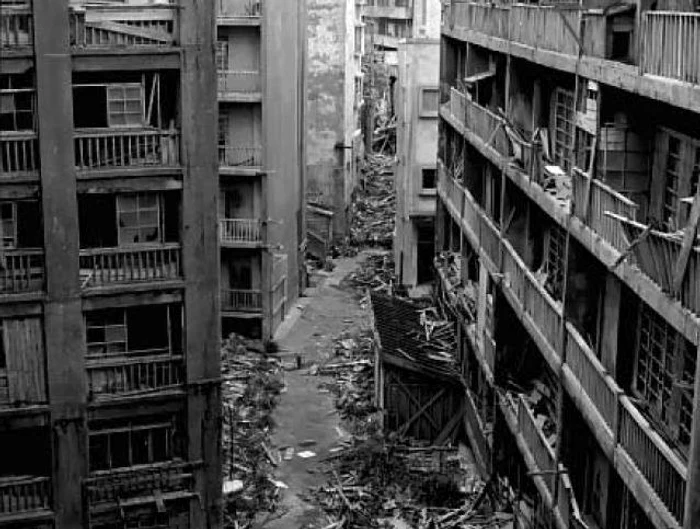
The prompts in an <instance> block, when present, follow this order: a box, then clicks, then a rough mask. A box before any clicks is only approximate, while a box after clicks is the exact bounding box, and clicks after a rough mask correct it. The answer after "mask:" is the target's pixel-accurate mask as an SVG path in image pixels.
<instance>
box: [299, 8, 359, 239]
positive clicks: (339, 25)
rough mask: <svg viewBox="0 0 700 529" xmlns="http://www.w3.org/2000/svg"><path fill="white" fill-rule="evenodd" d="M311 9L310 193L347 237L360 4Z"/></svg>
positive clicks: (336, 231) (337, 232)
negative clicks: (358, 8) (332, 217)
mask: <svg viewBox="0 0 700 529" xmlns="http://www.w3.org/2000/svg"><path fill="white" fill-rule="evenodd" d="M307 10H308V13H307V14H308V25H307V28H308V29H307V34H308V67H307V71H308V90H307V105H308V106H307V109H308V115H307V127H306V130H307V139H308V144H307V156H306V164H307V171H308V183H307V189H306V191H307V196H308V197H309V199H310V200H317V201H319V202H321V203H323V204H324V205H327V206H329V207H331V208H332V209H333V210H334V212H335V217H334V226H333V232H334V236H335V237H342V236H343V235H344V234H345V232H346V229H347V219H346V210H347V205H348V203H349V199H350V194H351V192H352V182H353V167H352V159H353V156H352V135H353V132H354V129H355V114H354V110H353V99H354V83H355V81H354V78H355V65H356V62H355V59H354V49H355V2H354V0H309V1H308V2H307Z"/></svg>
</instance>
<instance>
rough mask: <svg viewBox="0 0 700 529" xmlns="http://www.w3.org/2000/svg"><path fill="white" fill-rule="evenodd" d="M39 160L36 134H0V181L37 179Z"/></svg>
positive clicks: (27, 132) (21, 132)
mask: <svg viewBox="0 0 700 529" xmlns="http://www.w3.org/2000/svg"><path fill="white" fill-rule="evenodd" d="M39 160H40V157H39V140H38V139H37V135H36V133H34V132H33V131H18V132H0V180H4V179H7V178H39Z"/></svg>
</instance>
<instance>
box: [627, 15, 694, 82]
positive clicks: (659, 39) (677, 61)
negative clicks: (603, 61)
mask: <svg viewBox="0 0 700 529" xmlns="http://www.w3.org/2000/svg"><path fill="white" fill-rule="evenodd" d="M642 42H643V46H644V47H643V52H642V57H641V59H642V60H641V67H640V69H641V73H643V74H650V75H658V76H660V77H668V78H670V79H676V80H678V81H684V82H686V83H691V84H694V85H698V84H700V61H698V51H697V49H698V42H700V13H681V12H663V11H659V12H646V13H644V31H643V34H642Z"/></svg>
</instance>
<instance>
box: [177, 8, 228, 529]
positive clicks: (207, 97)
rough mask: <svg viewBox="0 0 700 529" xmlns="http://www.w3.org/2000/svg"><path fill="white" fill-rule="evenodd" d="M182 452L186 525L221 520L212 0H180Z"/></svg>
mask: <svg viewBox="0 0 700 529" xmlns="http://www.w3.org/2000/svg"><path fill="white" fill-rule="evenodd" d="M180 5H181V7H182V11H181V13H182V17H181V18H180V36H181V37H180V38H181V46H182V70H181V93H182V101H181V111H182V165H183V167H184V170H185V172H184V175H183V203H182V218H183V233H182V251H183V256H182V261H183V271H184V275H185V314H186V318H185V321H186V342H185V345H186V349H185V351H186V355H187V387H188V407H187V430H188V454H187V455H188V459H189V460H190V461H203V467H202V468H201V469H199V470H197V471H196V472H195V478H196V483H197V489H198V490H197V492H198V493H199V494H200V497H201V506H200V504H199V503H198V502H196V501H194V502H192V503H191V509H190V517H191V519H190V526H191V527H201V528H219V527H221V518H222V512H221V461H220V452H221V451H220V431H219V430H220V424H221V420H220V419H221V403H220V401H219V391H220V387H219V379H220V367H219V363H220V352H219V348H220V336H221V320H220V310H219V309H220V294H219V243H218V235H217V234H218V230H217V224H218V218H217V216H218V213H217V211H218V208H217V197H218V191H219V176H218V174H219V173H218V171H219V168H218V164H217V160H218V157H217V152H216V148H217V147H216V145H217V133H216V131H217V126H218V118H217V115H218V104H217V99H216V66H215V62H214V39H215V21H216V20H215V11H214V2H202V1H200V0H180Z"/></svg>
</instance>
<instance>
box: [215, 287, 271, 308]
mask: <svg viewBox="0 0 700 529" xmlns="http://www.w3.org/2000/svg"><path fill="white" fill-rule="evenodd" d="M221 310H222V311H224V312H238V311H240V312H259V311H260V310H262V292H261V291H260V290H239V289H224V290H222V291H221Z"/></svg>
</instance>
